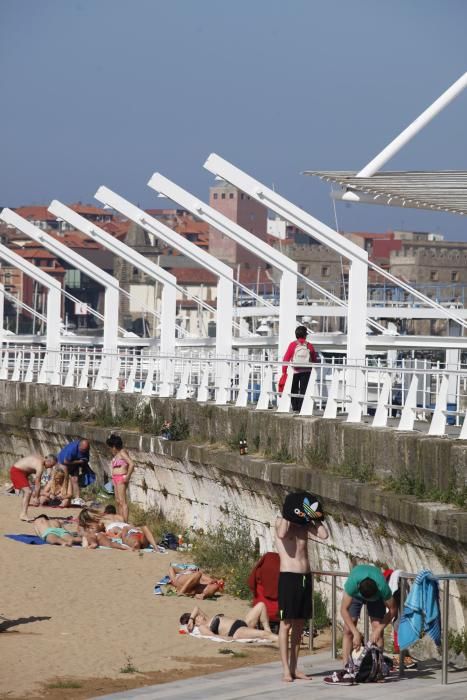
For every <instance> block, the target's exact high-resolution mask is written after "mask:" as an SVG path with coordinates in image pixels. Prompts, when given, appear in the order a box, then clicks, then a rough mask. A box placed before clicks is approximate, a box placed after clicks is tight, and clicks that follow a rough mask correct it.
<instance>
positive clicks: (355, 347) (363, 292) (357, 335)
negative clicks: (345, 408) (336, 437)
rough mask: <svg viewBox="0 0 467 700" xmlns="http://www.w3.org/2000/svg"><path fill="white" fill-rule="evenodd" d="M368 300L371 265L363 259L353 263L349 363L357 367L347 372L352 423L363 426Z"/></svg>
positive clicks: (348, 347)
mask: <svg viewBox="0 0 467 700" xmlns="http://www.w3.org/2000/svg"><path fill="white" fill-rule="evenodd" d="M367 300H368V266H367V265H365V263H364V262H362V261H361V260H352V262H351V264H350V271H349V297H348V305H349V306H348V309H349V310H348V316H347V338H348V340H347V364H348V365H353V366H354V367H351V368H350V369H348V370H347V378H346V386H347V388H348V389H349V391H350V395H351V396H352V397H353V398H354V401H353V404H352V411H349V416H348V420H349V421H350V422H352V423H359V422H360V420H361V412H362V401H363V396H364V391H365V378H364V375H363V370H359V369H358V367H363V365H364V364H365V350H366V315H365V313H364V312H363V313H362V309H366V308H367Z"/></svg>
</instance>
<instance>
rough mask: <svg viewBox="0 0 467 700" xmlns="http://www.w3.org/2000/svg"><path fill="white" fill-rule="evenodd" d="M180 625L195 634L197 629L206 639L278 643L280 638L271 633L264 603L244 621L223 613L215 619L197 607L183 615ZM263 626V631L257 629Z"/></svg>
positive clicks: (250, 612)
mask: <svg viewBox="0 0 467 700" xmlns="http://www.w3.org/2000/svg"><path fill="white" fill-rule="evenodd" d="M180 624H181V625H186V626H187V629H188V632H193V630H194V628H195V627H197V628H198V630H199V632H200V634H202V635H203V636H205V637H213V636H215V637H220V638H221V639H225V640H226V641H229V640H231V639H265V640H267V641H270V642H277V641H278V639H279V637H278V636H277V634H274V633H273V632H271V628H270V626H269V620H268V616H267V612H266V606H265V604H264V603H257V605H255V606H254V608H250V610H248V612H247V614H246V615H245V619H244V620H234V619H233V618H231V617H226V616H225V615H224V614H223V613H217V614H216V615H214V617H210V616H209V615H206V613H204V612H203V611H202V610H201V609H200V608H198V607H195V608H193V610H192V611H191V613H188V612H186V613H183V615H182V616H181V617H180ZM258 624H261V625H262V627H263V629H256V625H258Z"/></svg>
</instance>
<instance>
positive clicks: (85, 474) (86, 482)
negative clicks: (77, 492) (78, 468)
mask: <svg viewBox="0 0 467 700" xmlns="http://www.w3.org/2000/svg"><path fill="white" fill-rule="evenodd" d="M95 481H96V475H95V474H94V472H93V471H92V469H91V467H90V466H89V464H87V465H86V466H85V467H83V470H82V472H81V474H80V475H79V477H78V484H79V486H80V487H81V488H82V489H84V488H85V487H86V486H91V484H94V483H95Z"/></svg>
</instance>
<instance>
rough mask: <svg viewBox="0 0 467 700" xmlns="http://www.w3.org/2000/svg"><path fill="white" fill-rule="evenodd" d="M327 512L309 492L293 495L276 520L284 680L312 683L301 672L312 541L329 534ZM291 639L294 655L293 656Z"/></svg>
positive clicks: (307, 617) (310, 597) (309, 586)
mask: <svg viewBox="0 0 467 700" xmlns="http://www.w3.org/2000/svg"><path fill="white" fill-rule="evenodd" d="M323 517H324V515H323V512H322V508H321V506H320V504H319V502H318V501H317V499H316V498H315V497H314V496H312V495H311V494H309V493H306V492H300V493H291V494H289V495H288V496H287V497H286V499H285V501H284V506H283V509H282V517H278V518H277V520H276V547H277V551H278V553H279V558H280V573H279V596H278V597H279V616H280V626H279V651H280V656H281V662H282V668H283V671H284V675H283V680H284V681H287V682H289V683H290V682H291V681H293V680H296V679H297V680H310V676H307V675H306V674H305V673H303V672H301V671H297V661H298V654H299V651H300V640H301V638H302V632H303V623H304V621H305V620H306V619H309V618H310V617H311V603H312V589H311V573H310V562H309V559H308V539H311V540H315V541H317V542H321V541H323V540H325V539H327V538H328V536H329V533H328V531H327V529H326V527H325V526H324V525H323V522H322V520H323ZM289 637H290V653H289Z"/></svg>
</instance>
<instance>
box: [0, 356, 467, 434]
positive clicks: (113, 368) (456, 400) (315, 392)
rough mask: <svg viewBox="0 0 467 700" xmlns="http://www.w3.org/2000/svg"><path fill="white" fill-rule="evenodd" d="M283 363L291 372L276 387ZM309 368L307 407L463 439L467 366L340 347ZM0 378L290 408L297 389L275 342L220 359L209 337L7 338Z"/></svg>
mask: <svg viewBox="0 0 467 700" xmlns="http://www.w3.org/2000/svg"><path fill="white" fill-rule="evenodd" d="M284 366H286V367H287V371H288V375H287V381H286V384H285V387H284V390H283V393H282V394H279V392H278V389H277V386H278V380H279V377H280V375H281V374H282V368H283V367H284ZM46 368H49V369H48V371H49V374H47V371H46ZM311 369H312V371H311V374H310V380H309V382H308V386H307V389H306V392H305V395H304V397H303V403H302V408H301V410H300V415H301V416H312V415H322V416H323V417H324V418H336V417H339V416H341V417H342V418H344V419H346V420H348V421H350V422H361V421H363V420H365V422H368V423H370V424H371V425H372V426H374V427H385V426H388V425H389V426H392V427H394V428H396V429H398V430H413V429H414V428H415V425H417V427H421V428H422V429H423V424H425V425H426V428H425V429H426V430H427V431H428V433H429V434H430V435H444V434H445V433H446V430H447V427H448V426H449V431H450V433H452V434H453V435H454V436H457V437H460V438H463V439H466V438H467V421H465V413H466V409H467V365H461V364H458V365H457V366H456V367H452V366H449V367H446V365H445V364H444V363H440V362H435V363H434V362H430V361H428V360H414V359H402V360H397V361H394V362H389V361H388V360H387V359H386V358H384V357H378V358H375V359H373V360H368V362H367V364H366V365H364V366H360V365H353V364H347V363H346V360H345V358H344V357H342V356H339V355H337V356H334V357H331V358H330V359H328V360H326V361H325V360H324V358H323V359H322V361H321V362H320V363H318V364H315V365H312V367H311ZM51 377H52V380H51ZM0 379H3V380H10V381H22V382H31V383H46V382H47V381H49V382H50V383H54V384H57V385H60V386H66V387H76V388H81V389H84V388H91V389H95V390H102V391H105V390H107V391H123V392H125V393H134V394H138V393H139V394H143V395H147V396H164V397H174V398H177V399H180V400H182V399H186V398H190V399H194V400H197V401H199V402H204V401H214V402H216V403H217V404H228V403H230V404H233V405H236V406H241V407H250V408H252V409H257V410H265V409H272V410H277V411H278V412H281V413H287V412H289V411H290V408H291V399H292V398H293V395H292V391H291V387H292V380H293V368H292V367H291V366H290V365H286V364H285V363H283V362H281V361H280V359H279V358H278V357H277V347H255V346H250V347H245V346H242V347H239V348H238V349H237V350H236V351H235V354H234V355H232V356H230V357H224V358H222V357H217V356H216V355H215V348H214V347H211V348H210V347H207V346H205V345H200V346H197V345H184V346H180V347H178V348H177V351H176V354H174V355H161V354H159V353H157V352H155V351H154V350H153V349H151V348H149V347H143V346H137V347H135V346H128V347H122V348H120V349H119V351H118V352H117V353H115V354H112V355H109V354H108V353H107V354H104V353H103V351H102V348H101V347H100V346H88V345H75V344H73V345H71V344H70V345H63V346H62V347H61V350H60V352H56V353H50V352H47V351H46V349H45V348H44V346H43V345H38V344H37V345H35V344H29V345H25V344H19V343H9V344H8V345H6V346H4V347H3V349H2V350H1V354H0ZM362 385H363V387H364V390H363V392H359V391H358V387H359V386H362ZM361 397H363V398H361Z"/></svg>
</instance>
